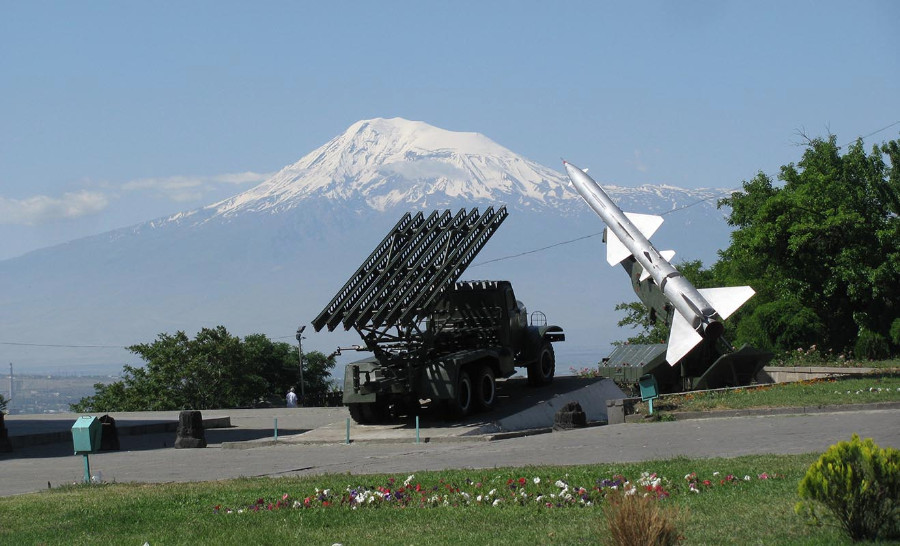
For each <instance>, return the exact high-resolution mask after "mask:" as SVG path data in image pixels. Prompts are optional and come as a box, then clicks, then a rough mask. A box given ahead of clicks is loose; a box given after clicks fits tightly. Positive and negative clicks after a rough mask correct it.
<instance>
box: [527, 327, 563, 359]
mask: <svg viewBox="0 0 900 546" xmlns="http://www.w3.org/2000/svg"><path fill="white" fill-rule="evenodd" d="M525 339H526V347H525V348H524V349H525V360H526V361H532V360H534V359H536V358H537V356H538V352H539V351H540V350H541V347H543V346H544V342H556V341H565V340H566V334H565V333H564V332H563V329H562V328H561V327H559V326H556V325H547V326H529V327H528V329H527V330H526V331H525Z"/></svg>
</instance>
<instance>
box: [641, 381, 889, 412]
mask: <svg viewBox="0 0 900 546" xmlns="http://www.w3.org/2000/svg"><path fill="white" fill-rule="evenodd" d="M897 401H900V376H897V375H872V376H866V377H855V378H831V379H812V380H809V381H799V382H796V383H777V384H772V385H758V386H752V387H747V388H739V389H729V390H718V391H698V392H688V393H683V394H673V395H665V396H663V397H661V398H660V399H658V400H655V401H654V402H653V410H654V412H656V411H657V410H659V411H708V410H720V409H750V408H779V407H792V406H793V407H797V406H799V407H809V406H829V405H840V404H862V403H871V402H897ZM637 407H638V409H639V410H640V411H641V412H642V413H645V414H646V403H642V404H638V406H637Z"/></svg>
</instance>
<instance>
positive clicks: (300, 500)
mask: <svg viewBox="0 0 900 546" xmlns="http://www.w3.org/2000/svg"><path fill="white" fill-rule="evenodd" d="M780 478H783V476H781V475H778V474H775V473H766V472H763V473H762V474H758V475H757V476H756V478H753V477H751V476H749V475H745V476H743V477H737V476H735V475H733V474H726V475H724V476H723V475H721V474H720V473H719V472H713V473H712V475H711V476H709V477H708V478H704V477H702V476H699V475H698V474H697V473H696V472H692V473H690V474H687V475H686V476H684V480H683V481H679V482H678V483H673V482H672V481H671V480H670V479H668V478H666V477H663V476H659V475H657V474H656V473H650V472H643V473H641V475H640V476H638V477H637V478H636V479H635V480H629V479H627V478H626V477H625V476H622V475H619V474H615V475H611V476H609V477H604V478H597V479H596V480H594V482H593V483H570V482H569V480H568V476H565V477H563V478H560V479H557V480H553V479H552V478H551V479H547V478H543V477H540V476H534V477H524V476H522V477H518V478H509V479H507V480H506V481H505V483H503V482H502V480H499V481H500V483H490V484H486V483H484V482H483V481H475V480H471V479H466V480H465V482H463V483H459V484H457V483H448V482H446V481H444V479H440V480H439V481H438V483H436V484H424V485H423V484H422V483H420V482H418V481H416V479H415V475H411V476H409V477H408V478H406V479H405V480H403V481H402V482H398V481H397V480H396V479H395V478H388V479H387V481H386V482H385V483H384V484H383V485H375V486H358V485H357V486H347V487H346V489H344V490H343V491H336V490H334V489H319V488H316V490H315V491H314V492H313V493H311V494H307V495H303V494H301V495H298V496H294V495H291V494H290V493H284V494H283V495H282V496H281V498H280V499H275V500H268V499H264V498H258V499H256V501H255V502H251V503H250V504H249V505H247V506H245V507H238V508H232V507H223V506H222V505H221V504H218V505H216V506H214V507H213V512H214V513H216V514H243V513H249V512H259V511H266V510H281V509H323V508H349V509H351V510H356V509H372V508H431V507H442V506H491V507H501V506H506V505H517V506H525V505H533V506H539V507H544V508H567V507H589V506H594V505H597V504H599V503H601V502H602V501H603V499H604V498H605V497H606V495H607V494H609V493H610V492H612V491H619V490H621V491H624V493H625V494H626V495H643V496H653V497H655V498H657V499H666V498H669V497H670V496H671V495H676V494H699V493H702V492H708V491H710V490H713V489H715V488H716V487H740V486H741V485H742V484H745V483H747V482H751V481H754V480H756V481H764V480H772V479H780ZM495 481H498V480H495Z"/></svg>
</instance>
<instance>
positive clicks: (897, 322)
mask: <svg viewBox="0 0 900 546" xmlns="http://www.w3.org/2000/svg"><path fill="white" fill-rule="evenodd" d="M891 341H893V342H894V345H900V318H898V319H894V322H892V323H891Z"/></svg>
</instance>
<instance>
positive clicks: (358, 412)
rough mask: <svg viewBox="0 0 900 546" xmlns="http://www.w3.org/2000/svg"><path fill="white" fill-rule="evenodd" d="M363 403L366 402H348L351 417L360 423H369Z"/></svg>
mask: <svg viewBox="0 0 900 546" xmlns="http://www.w3.org/2000/svg"><path fill="white" fill-rule="evenodd" d="M363 405H364V404H347V409H349V410H350V417H351V418H352V419H353V420H354V421H356V422H357V423H359V424H360V425H365V424H367V423H366V417H365V415H364V414H363V410H362V407H363Z"/></svg>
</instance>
